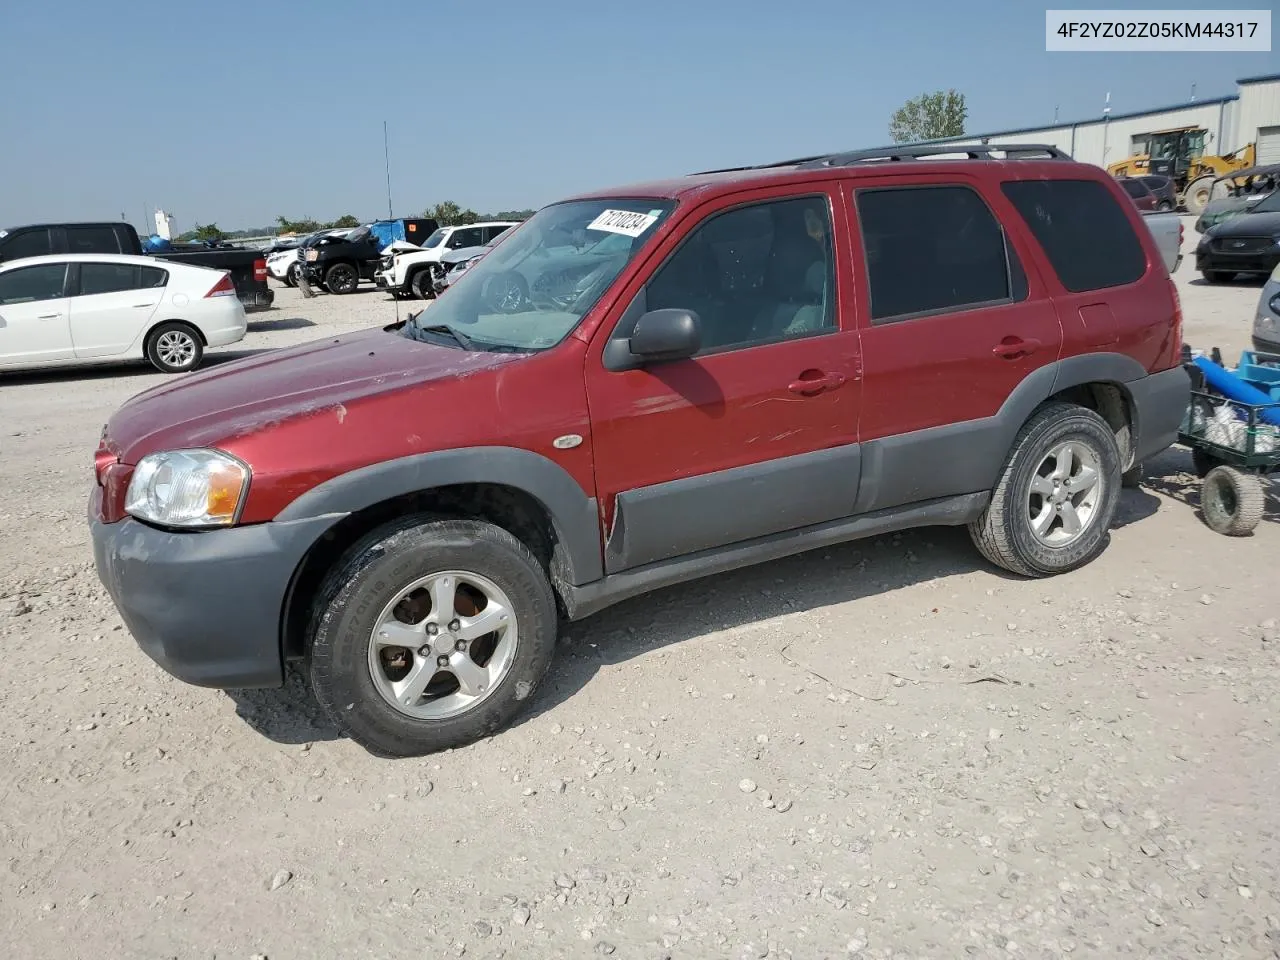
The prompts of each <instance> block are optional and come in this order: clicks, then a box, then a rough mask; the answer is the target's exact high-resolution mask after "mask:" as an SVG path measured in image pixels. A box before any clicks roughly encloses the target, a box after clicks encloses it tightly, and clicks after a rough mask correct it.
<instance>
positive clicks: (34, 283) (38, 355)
mask: <svg viewBox="0 0 1280 960" xmlns="http://www.w3.org/2000/svg"><path fill="white" fill-rule="evenodd" d="M66 277H67V265H66V264H65V263H41V264H37V265H34V266H30V267H15V268H14V269H13V270H6V271H5V272H4V273H0V365H3V364H15V363H43V362H45V361H48V360H68V359H70V358H71V357H73V356H74V353H73V351H72V347H71V328H70V326H69V324H68V320H67V302H68V301H67V298H66V287H67V281H66Z"/></svg>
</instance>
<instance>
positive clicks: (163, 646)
mask: <svg viewBox="0 0 1280 960" xmlns="http://www.w3.org/2000/svg"><path fill="white" fill-rule="evenodd" d="M100 496H101V491H100V489H98V488H95V490H94V495H93V500H92V501H91V503H90V508H89V529H90V535H91V537H92V540H93V557H94V562H95V564H96V566H97V569H98V578H99V579H100V580H101V581H102V583H103V586H105V587H106V589H107V592H108V593H109V594H110V595H111V599H112V601H113V602H114V603H115V605H116V609H117V610H119V611H120V616H121V617H122V618H123V620H124V622H125V625H126V626H127V627H128V628H129V632H130V633H132V634H133V637H134V639H135V640H136V641H137V643H138V646H139V647H141V648H142V650H143V652H144V653H146V654H147V656H149V657H150V658H151V659H152V660H154V661H155V662H156V663H157V664H159V665H160V666H161V667H162V668H163V669H164V670H165V671H166V672H167V673H169V674H171V675H173V676H174V677H177V678H178V679H179V680H182V681H184V682H186V683H191V684H195V685H197V686H201V687H218V688H221V689H245V688H253V687H278V686H280V685H281V683H283V682H284V667H283V662H282V656H281V643H280V638H281V619H282V614H283V610H284V599H285V596H286V595H287V593H288V589H289V584H290V581H291V580H292V578H293V574H294V571H295V570H296V569H297V568H298V564H299V563H301V561H302V558H303V556H304V555H305V554H306V552H307V550H308V549H309V548H310V547H311V545H312V544H313V543H315V542H316V540H317V539H318V538H319V537H320V536H321V535H322V534H323V533H324V531H325V530H327V529H328V528H329V527H330V526H331V525H332V524H333V523H334V521H335V519H336V518H335V517H318V518H312V519H307V520H296V521H291V522H287V523H262V524H256V525H254V526H247V527H233V528H230V529H226V530H210V531H203V532H196V531H188V532H182V533H171V532H168V531H165V530H160V529H157V528H155V527H151V526H148V525H147V524H144V523H141V522H139V521H137V520H134V519H132V518H129V517H126V518H125V519H124V520H121V521H119V522H117V523H103V522H102V521H101V520H100V519H99V517H98V503H97V501H98V498H99V497H100Z"/></svg>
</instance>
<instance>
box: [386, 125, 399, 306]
mask: <svg viewBox="0 0 1280 960" xmlns="http://www.w3.org/2000/svg"><path fill="white" fill-rule="evenodd" d="M382 154H383V156H384V157H385V158H386V162H387V219H388V220H394V219H395V215H394V214H393V213H392V212H391V148H390V147H389V146H388V141H387V121H385V120H383V121H382ZM397 313H398V309H397Z"/></svg>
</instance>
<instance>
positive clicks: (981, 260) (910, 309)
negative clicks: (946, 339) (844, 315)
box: [855, 186, 1027, 323]
mask: <svg viewBox="0 0 1280 960" xmlns="http://www.w3.org/2000/svg"><path fill="white" fill-rule="evenodd" d="M855 199H856V202H857V208H858V223H859V225H860V227H861V230H862V243H863V249H864V251H865V253H866V258H867V275H868V277H869V279H870V284H871V321H872V323H889V322H893V321H896V320H905V319H909V318H911V317H917V316H922V315H931V314H936V313H945V312H950V311H955V310H965V309H969V308H972V307H976V306H980V305H984V304H993V303H1008V302H1011V301H1015V300H1021V299H1024V298H1025V297H1026V295H1027V291H1026V277H1025V275H1024V274H1023V273H1022V268H1021V266H1020V265H1019V264H1018V262H1017V258H1016V255H1015V254H1014V253H1013V251H1012V249H1010V248H1008V247H1007V246H1006V243H1005V236H1004V231H1003V230H1002V229H1001V227H1000V224H999V222H998V221H997V220H996V218H995V215H994V214H992V212H991V210H990V208H989V207H988V206H987V204H986V201H984V200H983V199H982V197H980V196H979V195H978V194H977V193H975V192H974V191H973V190H971V189H970V188H969V187H964V186H937V187H933V186H925V187H893V188H888V189H883V190H880V189H870V190H858V191H857V192H856V194H855ZM1011 277H1012V282H1011Z"/></svg>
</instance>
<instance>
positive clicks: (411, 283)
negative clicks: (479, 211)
mask: <svg viewBox="0 0 1280 960" xmlns="http://www.w3.org/2000/svg"><path fill="white" fill-rule="evenodd" d="M515 226H519V221H516V220H490V221H487V222H485V223H468V224H466V225H465V226H458V227H441V228H440V229H439V230H437V231H436V232H435V233H433V234H431V236H429V237H427V239H426V240H424V241H422V243H421V245H419V246H416V247H415V246H413V245H412V244H408V243H406V244H403V245H401V244H400V243H393V244H392V245H391V248H390V249H389V250H388V251H387V253H386V254H385V255H384V256H383V258H382V266H381V268H380V269H379V270H378V272H377V273H376V274H374V278H373V279H374V282H375V283H376V284H377V285H378V286H379V287H380V288H382V289H383V290H387V291H390V292H391V293H392V294H394V295H396V296H404V295H410V294H412V295H413V296H415V297H417V298H418V299H419V300H426V299H428V298H430V297H433V296H435V285H434V284H435V279H436V276H435V275H436V274H437V273H439V271H440V258H441V257H443V256H444V255H445V254H446V253H448V252H449V251H451V250H461V249H462V248H463V247H483V246H484V245H485V244H486V243H488V242H489V241H490V240H492V239H494V237H498V236H501V235H502V234H504V233H506V232H507V231H508V230H510V229H511V228H512V227H515Z"/></svg>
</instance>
